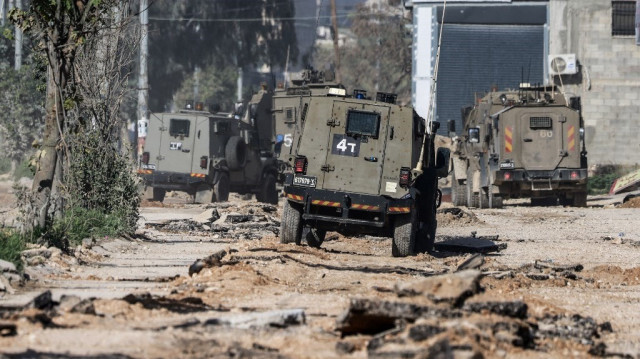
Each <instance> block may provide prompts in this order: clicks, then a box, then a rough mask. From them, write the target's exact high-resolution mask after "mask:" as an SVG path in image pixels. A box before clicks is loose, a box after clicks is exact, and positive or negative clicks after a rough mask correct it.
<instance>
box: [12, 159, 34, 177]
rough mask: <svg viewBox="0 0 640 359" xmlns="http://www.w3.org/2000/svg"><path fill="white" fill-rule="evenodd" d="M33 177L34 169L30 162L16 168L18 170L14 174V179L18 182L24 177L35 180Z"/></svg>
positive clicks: (21, 163) (24, 162)
mask: <svg viewBox="0 0 640 359" xmlns="http://www.w3.org/2000/svg"><path fill="white" fill-rule="evenodd" d="M33 175H34V173H33V167H32V166H31V164H30V163H29V160H25V161H22V162H20V164H19V165H18V166H16V170H15V172H13V179H15V180H16V181H17V180H19V179H20V178H22V177H27V178H33Z"/></svg>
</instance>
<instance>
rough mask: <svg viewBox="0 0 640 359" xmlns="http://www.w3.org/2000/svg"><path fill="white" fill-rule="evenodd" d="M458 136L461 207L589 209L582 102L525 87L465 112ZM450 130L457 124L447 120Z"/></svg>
mask: <svg viewBox="0 0 640 359" xmlns="http://www.w3.org/2000/svg"><path fill="white" fill-rule="evenodd" d="M462 118H463V123H464V131H463V135H462V136H459V137H455V141H454V145H455V150H454V154H453V156H452V162H453V173H452V187H451V192H452V193H451V195H452V201H453V203H454V204H455V205H467V206H469V207H478V208H487V207H490V208H499V207H502V203H503V199H506V198H531V202H532V204H534V205H545V204H547V205H551V204H556V203H557V202H558V200H559V201H560V203H561V204H562V205H573V206H586V201H587V157H586V155H587V151H586V149H585V143H584V138H583V137H584V136H583V133H584V130H583V120H582V116H581V114H580V98H579V97H573V98H570V100H569V101H568V102H567V101H566V100H565V96H564V95H563V94H562V93H560V92H558V90H557V89H556V88H555V87H550V86H548V87H532V86H530V85H529V84H521V86H520V88H519V89H518V90H509V91H492V92H489V93H488V94H486V95H485V96H484V97H482V98H481V99H480V100H478V101H477V103H476V105H474V106H472V107H466V108H464V109H462ZM449 127H450V128H449V131H450V132H452V133H455V125H454V123H453V122H452V121H450V122H449Z"/></svg>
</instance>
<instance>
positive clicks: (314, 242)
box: [303, 228, 327, 248]
mask: <svg viewBox="0 0 640 359" xmlns="http://www.w3.org/2000/svg"><path fill="white" fill-rule="evenodd" d="M303 233H304V235H303V236H304V239H305V240H306V241H307V244H308V245H309V247H313V248H320V246H321V245H322V242H324V237H325V236H326V235H327V231H326V230H324V229H316V228H305V229H304V230H303Z"/></svg>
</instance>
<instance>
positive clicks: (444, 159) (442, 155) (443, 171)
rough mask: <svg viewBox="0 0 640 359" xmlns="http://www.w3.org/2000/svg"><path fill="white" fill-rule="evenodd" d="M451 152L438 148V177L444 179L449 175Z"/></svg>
mask: <svg viewBox="0 0 640 359" xmlns="http://www.w3.org/2000/svg"><path fill="white" fill-rule="evenodd" d="M450 157H451V150H450V149H448V148H445V147H440V148H438V152H437V153H436V176H438V178H444V177H447V176H448V175H449V161H450Z"/></svg>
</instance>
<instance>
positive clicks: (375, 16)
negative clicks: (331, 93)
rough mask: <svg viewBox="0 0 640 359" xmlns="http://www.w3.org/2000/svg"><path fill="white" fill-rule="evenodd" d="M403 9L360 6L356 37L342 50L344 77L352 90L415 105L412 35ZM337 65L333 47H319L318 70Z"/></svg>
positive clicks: (315, 60) (315, 58)
mask: <svg viewBox="0 0 640 359" xmlns="http://www.w3.org/2000/svg"><path fill="white" fill-rule="evenodd" d="M410 22H411V20H409V19H405V18H403V17H402V7H401V5H396V6H391V5H382V8H381V9H380V10H378V9H377V8H376V7H372V6H367V5H359V6H358V8H357V12H356V14H355V16H354V18H353V22H352V26H351V31H352V33H353V35H354V37H355V39H354V40H352V41H347V43H346V44H345V45H341V47H340V74H341V76H342V83H343V84H344V85H345V86H346V87H347V88H349V89H363V90H367V91H368V93H369V94H371V95H370V96H375V93H374V91H375V89H376V85H377V86H378V90H379V91H382V92H391V93H396V94H398V102H400V103H409V102H410V101H411V41H412V40H411V33H410V32H408V31H407V30H406V25H407V24H410ZM334 63H335V54H334V50H333V43H325V44H323V45H320V46H318V47H316V49H315V53H314V56H313V64H314V67H316V68H318V69H320V70H323V69H325V68H326V67H327V66H328V65H330V64H334Z"/></svg>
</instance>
